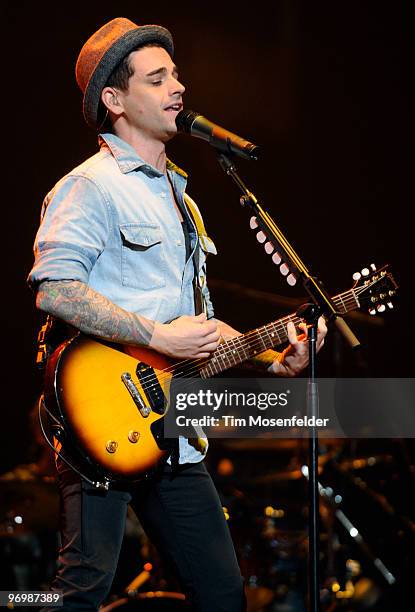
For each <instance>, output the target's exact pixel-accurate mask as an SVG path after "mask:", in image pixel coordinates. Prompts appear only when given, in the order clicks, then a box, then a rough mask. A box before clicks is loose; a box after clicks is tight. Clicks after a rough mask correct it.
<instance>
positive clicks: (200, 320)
mask: <svg viewBox="0 0 415 612" xmlns="http://www.w3.org/2000/svg"><path fill="white" fill-rule="evenodd" d="M219 339H220V332H219V328H218V324H217V322H216V321H215V320H214V319H211V320H209V321H208V320H207V319H206V315H205V314H204V313H202V314H200V315H198V316H197V317H192V316H183V317H179V318H178V319H175V320H174V321H172V322H171V323H156V324H155V327H154V332H153V336H152V338H151V341H150V344H149V347H150V348H152V349H154V350H156V351H159V353H164V355H168V356H169V357H176V358H182V359H205V358H207V357H210V356H211V354H212V353H213V352H214V351H215V350H216V349H217V348H218V346H219Z"/></svg>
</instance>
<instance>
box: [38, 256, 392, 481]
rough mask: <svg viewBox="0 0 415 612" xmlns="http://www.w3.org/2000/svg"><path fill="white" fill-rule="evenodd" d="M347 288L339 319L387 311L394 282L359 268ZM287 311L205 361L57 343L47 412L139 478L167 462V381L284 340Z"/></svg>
mask: <svg viewBox="0 0 415 612" xmlns="http://www.w3.org/2000/svg"><path fill="white" fill-rule="evenodd" d="M363 272H365V274H364V275H363V276H361V278H360V279H359V280H356V282H355V283H354V285H353V287H352V288H351V289H349V290H348V291H346V292H344V293H340V294H339V295H336V296H335V297H334V298H333V302H334V304H335V306H336V308H337V311H338V313H339V314H345V313H347V312H350V311H352V310H357V309H360V308H363V307H365V306H366V307H368V309H369V311H370V312H371V313H372V314H373V313H375V312H379V311H380V312H382V311H383V310H385V309H386V308H387V307H388V306H389V307H392V303H391V299H392V296H393V295H394V294H395V293H396V290H397V284H396V282H395V280H394V278H393V276H392V274H391V272H390V271H389V269H388V266H384V267H383V268H381V269H380V270H372V271H370V270H369V269H367V268H366V269H365V270H364V271H363ZM289 321H292V322H293V323H294V325H295V326H296V328H297V329H298V326H299V324H300V323H301V319H300V318H299V317H297V316H296V315H295V314H290V315H288V316H285V317H283V318H282V319H278V320H276V321H273V322H271V323H268V324H267V325H264V326H263V327H259V328H257V329H254V330H252V331H249V332H247V333H245V334H242V335H240V336H237V337H236V338H233V339H232V340H228V341H226V342H223V343H222V344H220V345H219V347H218V348H217V350H216V351H215V352H214V353H213V354H212V356H211V357H209V358H208V359H186V360H184V361H174V360H171V359H169V358H167V357H165V356H164V355H161V354H159V353H157V352H155V351H152V350H151V349H146V348H141V347H131V346H121V345H114V344H111V343H108V342H105V341H100V340H97V339H92V338H91V337H88V336H85V335H83V334H82V333H78V334H77V335H76V336H74V337H73V338H72V339H70V340H68V341H66V342H64V343H62V344H61V345H60V346H59V347H58V348H57V349H56V350H55V351H54V353H53V354H52V356H51V357H50V359H49V361H48V364H47V367H46V378H45V383H46V384H45V400H46V406H47V408H48V410H49V412H50V413H51V414H52V415H53V417H54V419H55V420H56V422H58V423H59V427H58V428H55V434H57V435H58V437H60V436H59V434H62V433H63V432H64V436H65V439H70V440H71V442H72V444H75V445H76V448H77V450H78V451H79V452H80V453H81V455H82V456H83V458H85V459H86V460H87V461H88V462H89V463H90V464H93V465H94V466H96V469H97V471H98V473H99V474H101V475H103V476H104V477H105V478H106V479H108V480H138V479H141V478H143V477H145V476H147V475H148V474H150V473H152V471H153V470H154V469H155V467H156V466H157V465H158V464H159V462H160V461H161V460H162V459H163V458H166V456H167V454H168V450H167V447H166V445H165V443H164V441H163V415H164V414H165V413H166V411H167V409H168V397H169V388H170V383H171V381H172V379H173V377H175V378H177V377H201V378H210V377H212V376H215V375H216V374H219V373H221V372H224V371H225V370H228V369H229V368H232V367H234V366H237V365H239V364H241V363H243V362H244V361H247V360H249V359H250V358H252V357H254V356H255V355H257V354H259V353H261V352H263V351H265V350H267V349H270V348H274V347H276V346H279V345H281V344H283V343H284V342H286V341H287V331H286V327H287V323H288V322H289Z"/></svg>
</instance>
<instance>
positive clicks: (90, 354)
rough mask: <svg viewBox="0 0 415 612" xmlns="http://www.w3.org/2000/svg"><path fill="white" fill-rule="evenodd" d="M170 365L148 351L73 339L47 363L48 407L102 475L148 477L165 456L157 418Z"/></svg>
mask: <svg viewBox="0 0 415 612" xmlns="http://www.w3.org/2000/svg"><path fill="white" fill-rule="evenodd" d="M171 364H172V362H170V361H169V360H168V359H167V358H166V357H164V356H163V355H160V354H159V353H157V352H155V351H152V350H150V349H145V348H138V347H129V346H122V347H121V346H115V345H110V344H106V343H103V342H99V341H97V340H93V339H92V338H89V337H88V336H84V335H82V334H78V335H77V336H75V337H74V338H73V339H71V340H69V341H68V342H66V343H64V344H63V345H61V347H59V349H57V351H56V352H55V354H54V355H53V356H52V358H51V360H50V362H49V364H48V368H47V374H46V380H47V384H46V389H47V390H48V389H49V393H47V394H46V400H47V404H48V407H50V406H51V405H52V404H53V406H52V412H53V413H54V414H55V415H56V417H57V418H58V419H59V421H60V422H61V423H62V424H63V426H64V429H65V432H66V434H67V436H69V437H70V438H72V440H73V442H74V443H75V445H76V447H77V448H78V450H79V451H80V452H81V453H82V454H83V455H84V456H85V457H86V458H87V459H89V460H90V461H91V462H92V463H94V464H96V465H97V466H98V467H99V468H100V471H101V472H102V471H103V472H104V473H105V474H107V475H108V476H109V477H110V478H115V479H122V480H124V479H127V480H130V479H134V478H135V477H137V476H138V475H144V474H147V473H149V472H150V471H151V470H152V469H154V467H155V466H156V465H157V464H158V463H159V462H160V461H161V460H162V459H163V457H164V456H165V455H166V453H167V449H166V443H165V441H164V440H163V431H162V430H163V426H162V417H163V414H164V412H165V410H166V397H168V396H169V388H170V382H171V379H172V373H170V372H169V369H170V366H171ZM145 389H146V390H147V392H146V390H145Z"/></svg>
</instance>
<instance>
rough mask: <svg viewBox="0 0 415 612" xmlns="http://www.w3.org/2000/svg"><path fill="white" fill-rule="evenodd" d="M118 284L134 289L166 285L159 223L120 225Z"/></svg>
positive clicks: (155, 287)
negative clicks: (119, 276) (120, 282)
mask: <svg viewBox="0 0 415 612" xmlns="http://www.w3.org/2000/svg"><path fill="white" fill-rule="evenodd" d="M120 234H121V279H122V284H123V285H125V286H127V287H133V288H136V289H158V288H160V287H164V286H165V284H166V259H165V253H164V248H163V240H162V234H161V229H160V226H159V225H156V224H153V223H125V224H123V225H120Z"/></svg>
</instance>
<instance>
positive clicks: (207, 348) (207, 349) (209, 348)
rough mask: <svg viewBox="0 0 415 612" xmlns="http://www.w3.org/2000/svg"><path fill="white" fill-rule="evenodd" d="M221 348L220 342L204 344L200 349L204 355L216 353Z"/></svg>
mask: <svg viewBox="0 0 415 612" xmlns="http://www.w3.org/2000/svg"><path fill="white" fill-rule="evenodd" d="M218 346H219V342H209V343H208V344H203V345H202V346H200V347H199V350H200V351H203V352H204V353H214V352H215V351H216V349H217V348H218Z"/></svg>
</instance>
